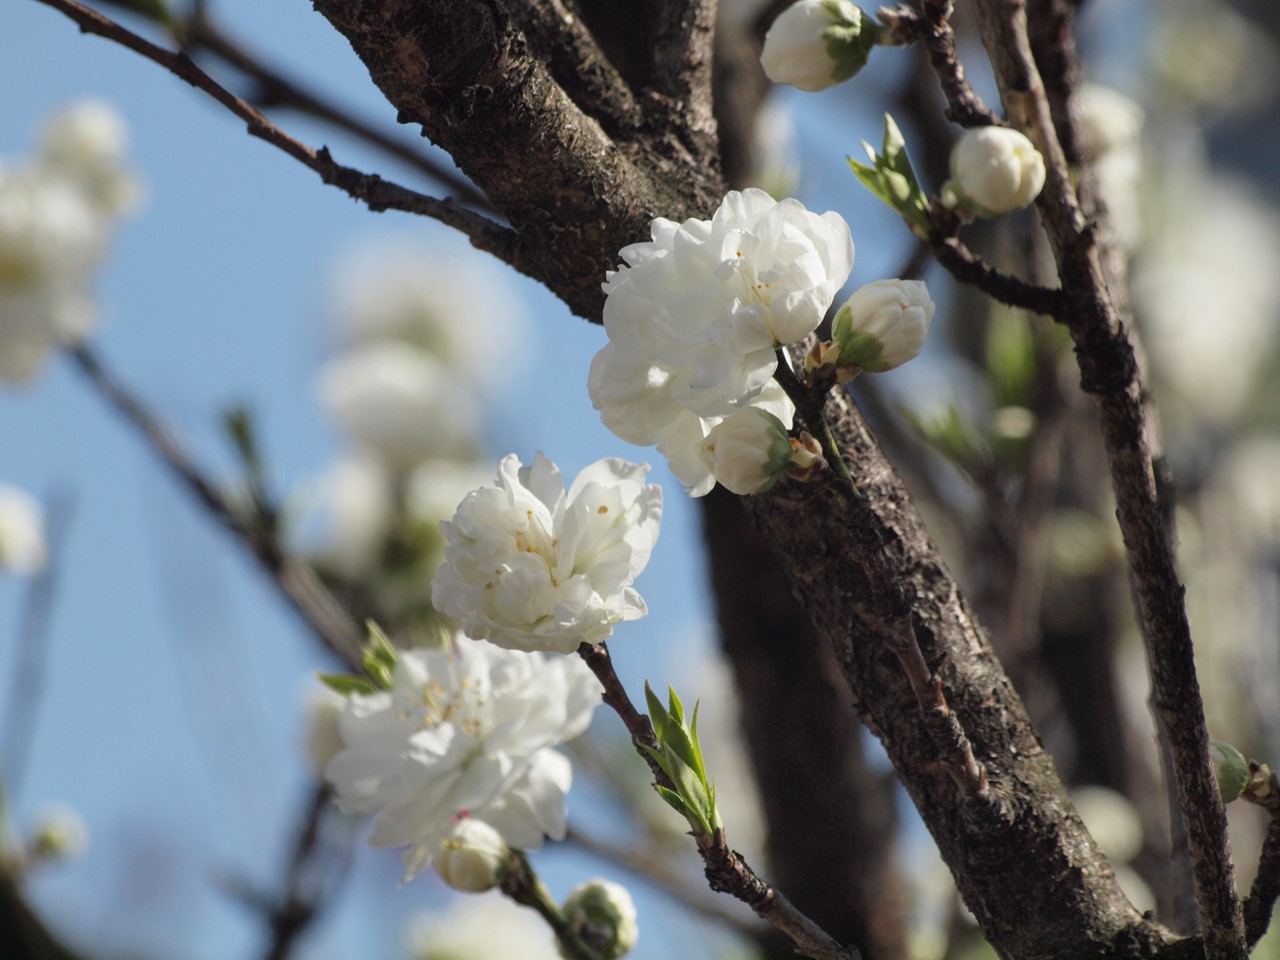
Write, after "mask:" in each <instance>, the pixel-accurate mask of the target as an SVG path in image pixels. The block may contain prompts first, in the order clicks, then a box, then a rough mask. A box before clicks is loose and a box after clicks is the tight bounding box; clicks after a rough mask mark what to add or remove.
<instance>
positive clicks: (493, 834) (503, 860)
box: [435, 816, 511, 893]
mask: <svg viewBox="0 0 1280 960" xmlns="http://www.w3.org/2000/svg"><path fill="white" fill-rule="evenodd" d="M510 856H511V848H510V847H508V846H507V844H506V842H505V841H504V840H503V839H502V834H500V833H498V831H497V830H495V829H493V827H491V826H489V824H487V823H485V822H484V821H483V820H476V819H474V818H472V817H470V816H462V817H459V818H458V819H457V820H455V821H454V823H453V825H452V826H451V827H450V828H449V832H448V833H446V834H445V835H444V837H443V838H441V840H440V849H439V850H438V851H437V852H436V858H435V864H436V873H438V874H439V875H440V879H441V880H443V881H444V882H445V883H446V884H447V885H448V886H450V887H453V889H455V890H461V891H463V892H465V893H483V892H484V891H485V890H492V889H493V888H494V887H496V886H497V885H498V884H499V883H501V882H502V878H503V877H504V876H505V875H506V869H507V859H508V857H510Z"/></svg>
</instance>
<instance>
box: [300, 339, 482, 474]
mask: <svg viewBox="0 0 1280 960" xmlns="http://www.w3.org/2000/svg"><path fill="white" fill-rule="evenodd" d="M319 391H320V399H321V402H322V403H323V405H324V406H325V408H326V409H328V411H329V412H330V414H332V416H333V417H334V419H335V420H336V421H337V422H338V424H339V425H340V426H341V427H342V428H343V429H344V430H346V431H347V433H349V434H350V435H351V437H352V438H353V439H354V440H355V441H356V442H357V443H359V444H360V445H361V446H362V447H364V448H365V449H366V450H367V451H369V452H370V453H372V454H374V455H376V456H377V457H378V458H379V459H380V460H381V461H382V462H383V463H385V464H387V466H389V467H391V468H393V469H399V470H408V469H409V468H411V467H413V466H414V465H415V464H418V463H421V462H422V461H423V460H428V459H431V458H433V457H449V456H455V455H458V454H462V453H465V452H466V451H467V450H468V449H469V448H470V447H471V445H472V444H473V443H474V438H475V435H476V431H477V429H478V427H479V422H480V416H479V411H478V409H477V406H476V402H475V397H474V395H473V393H472V392H471V391H470V390H468V389H466V387H465V386H464V385H462V384H461V383H460V382H459V381H458V380H457V378H455V377H454V376H452V375H451V373H450V371H449V368H448V367H447V366H446V365H445V364H444V363H443V362H442V361H441V360H439V359H437V358H436V357H435V356H433V355H432V354H430V353H427V352H426V351H425V350H421V349H419V348H418V347H415V346H413V345H411V344H409V343H406V342H404V341H400V340H372V341H369V342H368V343H365V344H362V345H360V346H358V347H356V348H355V349H353V350H351V351H350V352H347V353H344V354H341V355H340V356H338V357H335V358H334V359H333V360H331V361H330V362H329V363H328V364H327V365H326V366H325V368H324V369H323V370H322V371H321V373H320V380H319Z"/></svg>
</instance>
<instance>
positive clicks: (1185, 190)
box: [1132, 164, 1280, 424]
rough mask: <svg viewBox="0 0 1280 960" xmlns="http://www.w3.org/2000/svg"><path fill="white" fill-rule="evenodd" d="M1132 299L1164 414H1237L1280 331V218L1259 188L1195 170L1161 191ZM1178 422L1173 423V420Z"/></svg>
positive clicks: (1201, 417)
mask: <svg viewBox="0 0 1280 960" xmlns="http://www.w3.org/2000/svg"><path fill="white" fill-rule="evenodd" d="M1157 200H1158V201H1159V202H1158V203H1153V204H1152V207H1153V211H1157V212H1158V213H1159V219H1158V220H1157V221H1156V222H1155V223H1154V224H1153V229H1152V230H1151V232H1150V236H1149V237H1148V239H1147V241H1146V243H1145V245H1144V247H1143V255H1142V257H1141V258H1140V260H1139V261H1137V262H1136V263H1135V265H1134V271H1133V280H1132V288H1133V297H1134V306H1135V310H1136V313H1137V315H1138V319H1139V321H1140V322H1141V324H1142V326H1143V329H1144V333H1145V336H1144V338H1143V339H1144V341H1145V343H1146V346H1147V350H1148V352H1149V354H1150V356H1151V360H1152V364H1153V367H1154V370H1155V374H1156V379H1157V383H1158V385H1162V386H1163V387H1164V388H1165V389H1166V390H1169V388H1172V390H1171V392H1170V393H1166V394H1165V395H1164V396H1163V397H1162V404H1163V405H1164V406H1165V407H1166V411H1167V413H1169V414H1172V415H1173V416H1177V417H1182V418H1186V419H1190V420H1193V421H1196V422H1207V423H1211V424H1212V423H1225V422H1228V421H1230V420H1231V419H1233V418H1234V417H1236V416H1237V415H1238V414H1239V413H1240V412H1241V411H1242V410H1243V409H1244V406H1245V404H1246V402H1247V401H1248V399H1249V395H1250V392H1251V391H1252V390H1253V388H1254V386H1255V385H1256V384H1257V383H1258V380H1259V376H1260V375H1261V374H1262V373H1263V371H1264V370H1269V369H1270V367H1269V366H1268V364H1269V363H1270V360H1271V356H1272V354H1271V351H1272V350H1273V349H1274V347H1275V345H1276V342H1277V341H1276V333H1277V329H1278V327H1280V324H1278V323H1277V320H1278V319H1280V271H1277V270H1276V264H1277V263H1280V215H1277V211H1276V209H1275V207H1274V206H1272V205H1271V204H1270V203H1268V202H1267V201H1266V200H1265V199H1264V198H1263V197H1261V196H1259V195H1257V194H1256V193H1255V192H1254V190H1253V189H1252V188H1250V187H1249V186H1247V185H1245V184H1243V183H1241V182H1239V181H1235V180H1231V179H1229V178H1226V177H1223V176H1221V175H1219V174H1215V173H1214V172H1213V171H1210V170H1206V169H1204V168H1203V167H1202V166H1199V165H1195V164H1192V165H1190V166H1188V167H1187V168H1186V169H1184V170H1182V171H1179V172H1178V173H1176V174H1175V175H1174V176H1173V177H1171V179H1170V181H1169V182H1168V183H1166V184H1164V185H1163V186H1162V187H1161V190H1160V195H1159V197H1158V198H1157ZM1172 418H1173V417H1172V416H1171V419H1172Z"/></svg>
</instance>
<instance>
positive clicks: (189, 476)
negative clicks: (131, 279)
mask: <svg viewBox="0 0 1280 960" xmlns="http://www.w3.org/2000/svg"><path fill="white" fill-rule="evenodd" d="M67 352H68V354H69V355H70V356H71V359H72V360H73V361H75V365H76V367H77V368H78V369H79V370H80V372H81V373H83V374H84V376H85V378H86V379H87V380H88V382H89V383H90V384H91V385H92V386H93V387H94V389H96V390H97V391H98V393H99V394H100V395H101V396H102V398H103V399H104V400H106V401H107V403H108V404H109V405H110V406H112V407H113V408H115V410H116V412H117V413H119V414H120V415H121V416H122V417H124V419H125V420H127V421H128V422H129V423H130V424H131V425H132V426H133V427H134V428H135V429H136V430H137V431H138V432H139V433H140V434H141V435H142V437H143V439H145V440H146V441H147V443H148V445H150V447H151V448H152V450H153V451H154V452H155V454H156V455H157V456H158V457H159V458H160V460H161V461H162V462H163V463H164V464H165V466H166V467H168V469H169V472H170V473H172V474H173V476H174V477H175V478H176V479H177V480H178V481H179V482H180V483H181V484H182V486H184V487H186V488H187V490H188V491H190V493H191V494H192V495H193V496H194V497H195V498H196V500H197V501H198V502H199V503H200V505H201V506H203V507H204V508H205V510H206V511H207V512H208V513H209V515H210V516H212V517H213V518H214V519H215V520H216V521H218V523H220V524H221V525H222V526H223V527H224V528H226V529H227V530H229V531H230V532H231V533H232V534H234V535H235V537H236V539H237V540H238V541H239V542H240V543H241V544H243V545H244V547H245V548H246V549H247V550H248V551H249V552H250V553H252V554H253V556H254V557H255V558H256V559H257V561H258V564H259V566H260V567H261V568H262V569H263V570H264V571H265V572H266V573H267V574H268V575H269V576H270V577H271V578H272V580H274V581H275V583H276V585H277V586H278V587H279V588H280V592H281V593H283V594H284V596H285V597H286V598H287V599H288V600H289V603H290V604H291V605H292V606H293V608H294V610H295V611H297V613H298V615H299V616H301V617H302V619H303V620H304V621H305V622H306V623H307V625H308V626H309V627H310V628H311V630H312V632H313V633H314V634H315V635H316V636H317V637H318V638H319V639H320V641H321V642H322V643H323V644H324V645H325V646H326V647H328V648H329V649H330V650H331V651H333V653H335V654H336V655H337V656H338V657H340V658H341V659H342V660H344V661H346V662H347V663H348V664H351V665H353V666H356V667H357V668H359V665H360V648H361V644H362V636H361V632H360V630H359V628H358V627H357V626H356V624H355V622H354V621H353V620H352V619H351V617H350V616H349V615H348V614H347V612H346V610H344V609H343V608H342V606H341V604H339V603H338V602H337V600H335V599H334V597H333V595H332V594H330V593H329V591H328V590H327V589H326V588H325V587H324V585H323V584H321V583H320V581H319V580H318V579H317V577H316V575H315V573H314V572H313V571H312V570H311V568H310V567H309V566H307V565H306V564H305V563H302V562H300V561H298V560H296V559H294V558H293V557H290V556H288V555H287V554H286V553H285V552H284V550H283V549H282V548H281V546H280V544H279V543H278V542H277V541H276V539H275V537H274V534H273V533H272V532H271V531H270V530H269V529H266V528H264V527H263V526H262V525H261V524H257V523H254V522H251V521H250V520H248V519H246V518H245V517H243V516H242V515H241V513H240V511H238V510H236V509H235V508H234V507H233V506H232V505H231V504H230V503H229V502H228V501H227V498H226V497H225V496H223V494H222V493H221V491H219V490H218V488H217V486H216V485H215V484H214V482H213V481H211V480H209V479H208V478H207V477H206V476H205V474H204V473H203V472H202V471H201V470H200V468H199V467H197V466H196V464H195V463H194V462H193V461H192V460H191V458H190V457H188V456H187V453H186V451H185V450H183V448H182V446H181V444H180V443H179V442H178V440H177V438H176V437H175V436H174V435H173V433H172V432H171V431H170V430H169V429H168V427H166V426H165V425H164V424H163V423H161V422H160V420H159V419H158V418H157V417H156V416H155V415H154V414H152V413H151V411H150V410H148V409H147V407H146V405H145V404H144V403H143V402H142V401H141V400H140V399H138V398H137V397H136V396H135V395H134V394H133V393H132V391H130V390H129V388H128V387H126V386H125V385H124V384H123V383H121V382H120V381H119V380H117V379H116V378H115V376H114V375H112V374H111V373H110V372H109V371H108V370H107V369H106V368H105V367H104V366H103V365H102V362H101V361H100V360H99V359H98V357H97V356H96V354H94V353H93V352H92V351H91V350H90V349H89V348H88V347H87V346H84V345H80V346H75V347H71V348H70V349H69V350H68V351H67Z"/></svg>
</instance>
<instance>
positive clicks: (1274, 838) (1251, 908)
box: [1240, 760, 1280, 950]
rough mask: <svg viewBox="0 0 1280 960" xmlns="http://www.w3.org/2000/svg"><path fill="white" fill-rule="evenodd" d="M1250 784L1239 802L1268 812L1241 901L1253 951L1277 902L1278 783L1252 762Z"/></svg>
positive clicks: (1279, 867) (1279, 870) (1279, 876)
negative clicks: (1253, 869) (1246, 893)
mask: <svg viewBox="0 0 1280 960" xmlns="http://www.w3.org/2000/svg"><path fill="white" fill-rule="evenodd" d="M1249 781H1250V782H1249V786H1248V788H1246V790H1245V792H1244V793H1243V794H1241V795H1240V799H1241V800H1246V801H1248V802H1249V803H1253V804H1257V805H1258V806H1260V807H1262V808H1263V809H1265V810H1266V811H1267V833H1266V836H1265V837H1264V838H1263V840H1262V851H1261V852H1260V853H1259V855H1258V872H1257V873H1256V874H1255V875H1254V878H1253V885H1252V886H1251V887H1250V888H1249V896H1248V897H1247V898H1246V899H1245V901H1244V929H1245V938H1246V940H1247V941H1248V944H1249V949H1250V950H1252V949H1253V948H1254V947H1255V946H1257V943H1258V941H1259V940H1261V939H1262V937H1263V934H1265V933H1266V932H1267V927H1269V926H1270V925H1271V914H1272V912H1273V911H1274V910H1275V907H1276V900H1278V899H1280V780H1277V778H1276V775H1275V774H1274V773H1272V772H1271V771H1270V770H1268V769H1267V768H1266V767H1264V766H1263V765H1262V764H1259V763H1257V762H1256V761H1253V760H1251V761H1249Z"/></svg>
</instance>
